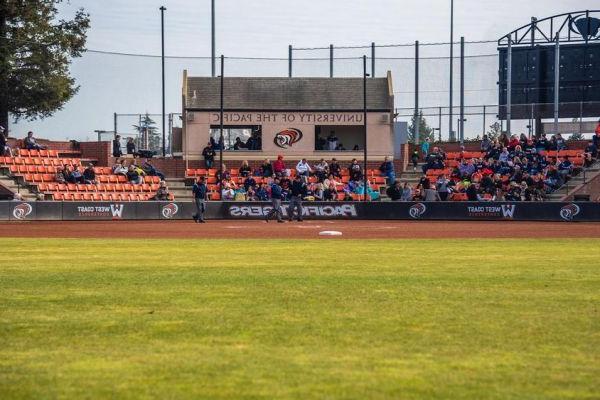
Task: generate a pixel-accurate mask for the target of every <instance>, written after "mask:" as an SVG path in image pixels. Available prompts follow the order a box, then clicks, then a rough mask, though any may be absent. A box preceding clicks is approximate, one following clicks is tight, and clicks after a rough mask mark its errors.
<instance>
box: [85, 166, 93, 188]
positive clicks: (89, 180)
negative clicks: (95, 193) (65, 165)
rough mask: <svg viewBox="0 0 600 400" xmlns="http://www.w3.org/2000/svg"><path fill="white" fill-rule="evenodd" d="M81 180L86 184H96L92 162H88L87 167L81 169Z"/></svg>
mask: <svg viewBox="0 0 600 400" xmlns="http://www.w3.org/2000/svg"><path fill="white" fill-rule="evenodd" d="M83 182H84V183H85V184H88V185H95V184H96V172H95V171H94V165H93V164H88V166H87V168H86V169H85V170H84V171H83Z"/></svg>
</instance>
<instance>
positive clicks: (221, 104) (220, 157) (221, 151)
mask: <svg viewBox="0 0 600 400" xmlns="http://www.w3.org/2000/svg"><path fill="white" fill-rule="evenodd" d="M224 74H225V57H224V56H223V55H222V54H221V102H220V114H219V124H220V125H219V129H220V131H221V133H220V135H219V170H220V171H221V175H220V176H219V183H221V178H222V177H223V173H224V172H225V171H223V169H222V168H223V147H225V140H223V108H224V104H223V86H224V85H223V79H224Z"/></svg>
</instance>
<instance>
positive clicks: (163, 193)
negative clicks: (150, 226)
mask: <svg viewBox="0 0 600 400" xmlns="http://www.w3.org/2000/svg"><path fill="white" fill-rule="evenodd" d="M152 199H153V200H156V201H168V200H169V188H168V187H167V183H166V182H165V181H160V185H159V186H158V190H157V191H156V194H155V195H154V196H153V197H152Z"/></svg>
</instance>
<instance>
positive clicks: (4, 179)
mask: <svg viewBox="0 0 600 400" xmlns="http://www.w3.org/2000/svg"><path fill="white" fill-rule="evenodd" d="M0 184H1V185H2V186H4V187H6V188H7V189H9V190H10V191H12V192H14V193H19V194H20V195H21V196H22V197H23V200H26V201H36V199H37V196H36V194H35V193H32V192H31V191H30V190H29V189H28V188H27V187H26V186H23V185H19V184H18V183H16V182H15V181H14V180H13V179H12V178H11V177H10V176H7V175H0Z"/></svg>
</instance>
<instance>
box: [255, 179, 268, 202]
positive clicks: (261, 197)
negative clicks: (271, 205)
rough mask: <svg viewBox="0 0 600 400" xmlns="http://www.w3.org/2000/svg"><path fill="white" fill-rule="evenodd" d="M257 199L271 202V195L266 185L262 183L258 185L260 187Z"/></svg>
mask: <svg viewBox="0 0 600 400" xmlns="http://www.w3.org/2000/svg"><path fill="white" fill-rule="evenodd" d="M255 195H256V199H257V200H258V201H267V200H269V193H268V192H267V189H266V188H265V185H264V183H260V184H259V185H258V187H257V188H256V193H255Z"/></svg>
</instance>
